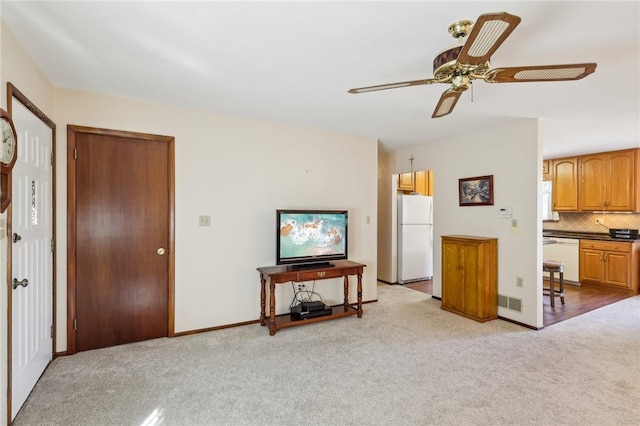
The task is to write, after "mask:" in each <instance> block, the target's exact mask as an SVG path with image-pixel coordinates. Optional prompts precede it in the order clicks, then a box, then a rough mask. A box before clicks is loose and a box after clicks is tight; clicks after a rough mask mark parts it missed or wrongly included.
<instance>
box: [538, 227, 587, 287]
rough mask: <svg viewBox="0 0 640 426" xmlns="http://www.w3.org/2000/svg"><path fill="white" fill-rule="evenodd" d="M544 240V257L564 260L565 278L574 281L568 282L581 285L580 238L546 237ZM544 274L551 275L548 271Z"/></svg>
mask: <svg viewBox="0 0 640 426" xmlns="http://www.w3.org/2000/svg"><path fill="white" fill-rule="evenodd" d="M544 241H545V243H546V244H544V245H543V246H542V257H543V258H544V259H549V260H557V261H559V262H563V263H564V279H565V280H569V281H574V282H572V283H567V284H575V285H580V281H579V272H580V267H579V258H580V240H579V239H577V238H557V237H544ZM552 241H553V242H552ZM543 274H544V276H545V277H548V276H549V273H548V272H544V273H543Z"/></svg>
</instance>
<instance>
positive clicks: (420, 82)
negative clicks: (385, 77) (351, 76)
mask: <svg viewBox="0 0 640 426" xmlns="http://www.w3.org/2000/svg"><path fill="white" fill-rule="evenodd" d="M440 82H442V80H438V79H435V78H427V79H426V80H413V81H403V82H401V83H390V84H380V85H378V86H368V87H358V88H357V89H351V90H349V93H366V92H375V91H377V90H386V89H398V88H400V87H409V86H421V85H424V84H433V83H440Z"/></svg>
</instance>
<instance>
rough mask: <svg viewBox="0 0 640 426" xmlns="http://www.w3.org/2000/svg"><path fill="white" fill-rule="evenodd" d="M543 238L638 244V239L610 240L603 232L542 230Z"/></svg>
mask: <svg viewBox="0 0 640 426" xmlns="http://www.w3.org/2000/svg"><path fill="white" fill-rule="evenodd" d="M542 236H543V237H556V238H576V239H580V240H601V241H618V242H623V243H624V242H628V243H634V242H640V239H637V240H626V239H622V238H611V237H610V236H609V234H606V233H604V232H575V231H558V230H550V229H544V230H542Z"/></svg>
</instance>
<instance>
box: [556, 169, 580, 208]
mask: <svg viewBox="0 0 640 426" xmlns="http://www.w3.org/2000/svg"><path fill="white" fill-rule="evenodd" d="M550 166H551V175H552V179H551V180H552V181H553V194H552V197H553V207H552V208H553V210H554V211H560V212H562V211H565V212H568V211H577V210H578V157H568V158H557V159H554V160H553V161H551V162H550Z"/></svg>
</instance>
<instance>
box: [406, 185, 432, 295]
mask: <svg viewBox="0 0 640 426" xmlns="http://www.w3.org/2000/svg"><path fill="white" fill-rule="evenodd" d="M431 277H433V197H427V196H424V195H398V283H400V284H404V283H407V282H412V281H421V280H424V279H427V278H431Z"/></svg>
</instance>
